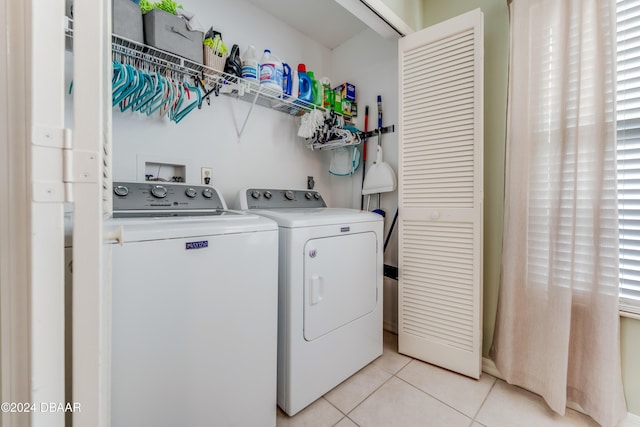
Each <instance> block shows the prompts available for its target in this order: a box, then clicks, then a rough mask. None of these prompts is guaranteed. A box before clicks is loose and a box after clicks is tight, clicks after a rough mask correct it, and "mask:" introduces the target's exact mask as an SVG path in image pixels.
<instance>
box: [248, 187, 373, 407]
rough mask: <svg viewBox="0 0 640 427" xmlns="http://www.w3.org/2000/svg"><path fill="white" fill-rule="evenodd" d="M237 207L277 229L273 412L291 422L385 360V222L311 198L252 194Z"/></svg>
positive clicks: (266, 192)
mask: <svg viewBox="0 0 640 427" xmlns="http://www.w3.org/2000/svg"><path fill="white" fill-rule="evenodd" d="M238 204H239V206H240V208H242V209H249V210H251V212H253V213H257V214H259V215H261V216H264V217H267V218H270V219H273V220H275V221H276V222H277V223H278V226H279V229H280V237H279V242H280V248H279V254H280V255H279V263H278V269H279V290H278V405H279V406H280V408H282V409H283V410H284V411H285V412H286V413H287V414H289V415H294V414H296V413H297V412H298V411H300V410H301V409H303V408H304V407H306V406H307V405H309V404H310V403H312V402H313V401H315V400H316V399H318V398H319V397H321V396H322V395H323V394H325V393H326V392H327V391H329V390H331V389H332V388H334V387H335V386H336V385H338V384H339V383H341V382H342V381H344V380H345V379H346V378H348V377H349V376H351V375H353V374H354V373H355V372H357V371H358V370H359V369H361V368H362V367H364V366H365V365H367V364H368V363H369V362H371V361H372V360H374V359H375V358H377V357H378V356H380V355H381V354H382V270H383V259H382V255H383V254H382V252H383V250H382V234H383V219H382V217H381V216H380V215H377V214H374V213H371V212H363V211H359V210H354V209H338V208H327V207H326V204H325V203H324V201H323V199H322V196H321V195H320V193H318V192H315V191H302V190H274V189H261V188H251V189H247V190H243V191H241V192H240V194H239V196H238Z"/></svg>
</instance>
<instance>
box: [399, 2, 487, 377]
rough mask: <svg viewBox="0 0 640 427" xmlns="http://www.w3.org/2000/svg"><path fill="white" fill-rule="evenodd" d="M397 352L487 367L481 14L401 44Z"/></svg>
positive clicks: (459, 366) (467, 369)
mask: <svg viewBox="0 0 640 427" xmlns="http://www.w3.org/2000/svg"><path fill="white" fill-rule="evenodd" d="M399 67H400V70H399V78H400V88H399V90H400V129H399V132H400V133H399V138H400V144H399V147H400V155H399V161H400V173H399V176H400V179H399V181H400V183H399V254H398V258H399V259H398V262H399V282H398V284H399V288H398V321H399V322H398V323H399V325H398V335H399V338H398V347H399V351H400V352H401V353H405V354H408V355H410V356H413V357H416V358H419V359H422V360H424V361H427V362H429V363H433V364H436V365H439V366H442V367H445V368H447V369H450V370H453V371H456V372H460V373H462V374H464V375H468V376H470V377H474V378H479V376H480V372H481V366H482V204H483V139H482V138H483V114H482V111H483V15H482V12H481V11H480V10H475V11H472V12H469V13H466V14H464V15H461V16H459V17H456V18H453V19H451V20H448V21H446V22H443V23H440V24H438V25H435V26H433V27H429V28H427V29H424V30H422V31H419V32H417V33H414V34H411V35H409V36H407V37H404V38H403V39H401V40H400V42H399Z"/></svg>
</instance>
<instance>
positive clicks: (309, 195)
mask: <svg viewBox="0 0 640 427" xmlns="http://www.w3.org/2000/svg"><path fill="white" fill-rule="evenodd" d="M304 197H305V198H306V199H307V200H311V199H312V198H313V194H311V193H309V192H307V193H305V194H304Z"/></svg>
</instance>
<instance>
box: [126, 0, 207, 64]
mask: <svg viewBox="0 0 640 427" xmlns="http://www.w3.org/2000/svg"><path fill="white" fill-rule="evenodd" d="M127 1H129V0H127ZM203 37H204V34H203V33H202V32H201V31H189V30H188V29H187V23H186V22H185V21H184V19H182V18H179V17H177V16H175V15H172V14H171V13H169V12H165V11H164V10H159V9H153V10H152V11H150V12H148V13H145V14H144V41H145V43H146V44H148V45H149V46H153V47H156V48H158V49H161V50H166V51H167V52H171V53H174V54H176V55H179V56H182V57H184V58H187V59H189V60H191V61H193V62H197V63H198V64H202V39H203Z"/></svg>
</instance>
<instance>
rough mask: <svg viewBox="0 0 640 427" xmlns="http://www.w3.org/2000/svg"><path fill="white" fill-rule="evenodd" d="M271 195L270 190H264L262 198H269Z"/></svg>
mask: <svg viewBox="0 0 640 427" xmlns="http://www.w3.org/2000/svg"><path fill="white" fill-rule="evenodd" d="M271 196H272V194H271V191H265V192H264V198H265V199H267V200H269V199H271Z"/></svg>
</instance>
